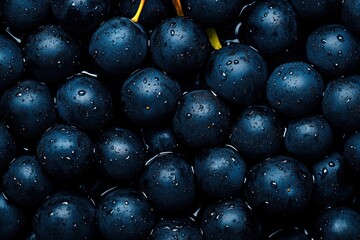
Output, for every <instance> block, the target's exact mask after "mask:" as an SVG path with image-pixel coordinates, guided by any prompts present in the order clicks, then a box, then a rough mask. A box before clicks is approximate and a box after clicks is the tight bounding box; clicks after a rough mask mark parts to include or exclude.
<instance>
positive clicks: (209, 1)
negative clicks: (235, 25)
mask: <svg viewBox="0 0 360 240" xmlns="http://www.w3.org/2000/svg"><path fill="white" fill-rule="evenodd" d="M244 2H245V1H242V0H240V1H231V0H226V1H214V0H206V1H196V0H184V1H182V6H183V9H184V11H185V15H186V16H190V17H191V18H192V19H194V20H195V21H196V22H198V23H200V24H201V25H202V26H205V27H220V26H225V25H229V24H230V23H232V22H234V21H235V20H236V18H237V17H238V15H239V13H240V10H241V8H242V7H243V5H244Z"/></svg>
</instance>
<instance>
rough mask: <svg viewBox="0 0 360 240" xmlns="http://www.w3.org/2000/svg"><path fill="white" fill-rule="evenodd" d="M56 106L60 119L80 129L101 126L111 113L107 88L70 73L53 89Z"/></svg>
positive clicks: (95, 80) (96, 81) (95, 81)
mask: <svg viewBox="0 0 360 240" xmlns="http://www.w3.org/2000/svg"><path fill="white" fill-rule="evenodd" d="M56 106H57V112H58V114H59V117H60V118H61V119H63V120H64V121H65V122H66V123H67V124H69V125H73V126H75V127H77V128H79V129H81V130H84V131H96V130H99V129H101V128H103V127H104V126H106V125H107V124H108V123H109V121H110V120H111V119H112V116H113V101H112V97H111V94H110V91H109V90H108V89H107V87H105V86H104V85H103V84H102V83H100V82H99V81H98V80H97V79H95V78H93V77H89V76H86V75H77V76H74V77H72V78H70V79H68V80H67V81H66V82H65V83H64V84H62V85H61V86H60V87H59V88H58V89H57V92H56Z"/></svg>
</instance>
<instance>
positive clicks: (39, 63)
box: [24, 24, 80, 82]
mask: <svg viewBox="0 0 360 240" xmlns="http://www.w3.org/2000/svg"><path fill="white" fill-rule="evenodd" d="M24 55H25V60H26V64H27V69H28V70H29V71H30V72H31V73H32V74H33V75H34V77H35V78H36V79H38V80H40V81H44V82H59V81H60V80H64V79H65V78H67V77H70V76H71V75H73V74H74V73H75V71H76V70H77V68H78V67H79V60H80V59H79V58H80V50H79V44H78V42H77V41H76V40H75V39H74V38H73V37H72V36H71V35H70V34H68V33H67V32H65V31H64V30H63V29H62V28H61V27H60V26H57V25H52V24H47V25H44V26H41V27H40V28H38V29H37V30H35V31H34V32H33V33H32V34H31V35H30V36H28V37H27V39H26V42H25V48H24Z"/></svg>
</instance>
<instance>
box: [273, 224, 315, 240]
mask: <svg viewBox="0 0 360 240" xmlns="http://www.w3.org/2000/svg"><path fill="white" fill-rule="evenodd" d="M268 239H269V240H312V239H313V238H311V237H310V236H309V233H308V232H307V231H306V230H305V229H299V228H297V227H294V228H292V227H291V228H290V227H289V228H281V229H279V230H276V231H275V232H274V233H272V234H270V235H269V238H268Z"/></svg>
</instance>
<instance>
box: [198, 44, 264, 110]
mask: <svg viewBox="0 0 360 240" xmlns="http://www.w3.org/2000/svg"><path fill="white" fill-rule="evenodd" d="M267 77H268V76H267V64H266V61H265V59H264V58H263V57H262V56H261V55H260V54H259V53H258V52H257V51H255V50H254V49H253V48H251V47H250V46H247V45H242V44H233V45H230V46H225V47H223V48H221V49H220V50H218V51H214V52H213V53H212V54H211V56H210V59H209V62H208V64H207V67H206V70H205V80H206V84H207V85H208V86H209V87H210V88H211V89H212V90H213V91H214V92H215V93H216V94H217V95H218V96H219V97H221V98H222V99H224V101H226V102H228V103H230V104H235V105H238V106H241V107H244V106H248V105H250V104H252V103H254V102H255V101H256V100H257V99H259V97H260V94H261V93H262V91H263V90H264V88H265V85H266V80H267Z"/></svg>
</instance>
